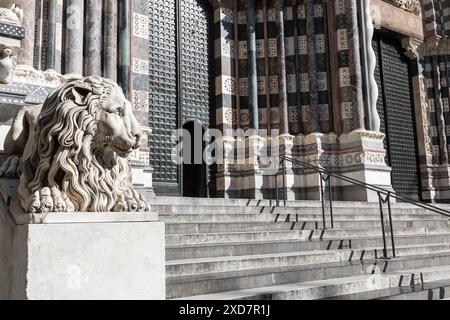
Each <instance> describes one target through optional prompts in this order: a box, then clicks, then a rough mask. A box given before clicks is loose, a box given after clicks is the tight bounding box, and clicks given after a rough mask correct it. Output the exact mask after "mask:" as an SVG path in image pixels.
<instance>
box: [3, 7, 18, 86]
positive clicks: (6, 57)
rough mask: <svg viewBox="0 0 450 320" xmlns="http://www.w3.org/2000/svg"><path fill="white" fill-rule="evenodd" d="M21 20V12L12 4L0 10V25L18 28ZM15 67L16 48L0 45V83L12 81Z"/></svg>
mask: <svg viewBox="0 0 450 320" xmlns="http://www.w3.org/2000/svg"><path fill="white" fill-rule="evenodd" d="M22 20H23V10H22V9H20V8H19V7H18V6H17V5H15V4H13V5H12V6H11V8H0V23H3V24H9V25H13V26H17V27H20V26H21V25H22ZM16 65H17V48H15V47H11V46H10V45H5V44H4V43H3V44H2V43H0V83H1V84H8V83H11V82H12V81H13V78H14V70H15V67H16Z"/></svg>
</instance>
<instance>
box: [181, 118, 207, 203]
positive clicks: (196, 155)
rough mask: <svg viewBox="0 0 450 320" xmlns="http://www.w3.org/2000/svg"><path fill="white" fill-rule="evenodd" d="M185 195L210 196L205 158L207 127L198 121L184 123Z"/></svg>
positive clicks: (183, 170)
mask: <svg viewBox="0 0 450 320" xmlns="http://www.w3.org/2000/svg"><path fill="white" fill-rule="evenodd" d="M183 130H184V132H183V169H182V172H183V174H182V176H183V178H182V180H183V196H184V197H207V196H208V166H207V165H206V163H205V159H204V156H203V154H204V150H205V148H206V142H205V141H203V136H204V134H205V128H204V127H203V125H202V124H201V123H199V122H197V121H189V122H187V123H185V124H184V125H183Z"/></svg>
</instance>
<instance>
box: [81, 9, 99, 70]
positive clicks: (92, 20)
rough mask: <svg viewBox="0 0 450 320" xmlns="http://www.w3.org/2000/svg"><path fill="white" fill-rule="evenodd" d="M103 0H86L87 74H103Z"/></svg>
mask: <svg viewBox="0 0 450 320" xmlns="http://www.w3.org/2000/svg"><path fill="white" fill-rule="evenodd" d="M102 3H103V1H102V0H87V1H86V33H85V34H86V60H85V74H86V75H87V76H91V75H97V76H101V75H102V55H101V53H102Z"/></svg>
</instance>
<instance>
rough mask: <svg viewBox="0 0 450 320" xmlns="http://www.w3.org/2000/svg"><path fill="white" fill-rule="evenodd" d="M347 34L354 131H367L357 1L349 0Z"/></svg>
mask: <svg viewBox="0 0 450 320" xmlns="http://www.w3.org/2000/svg"><path fill="white" fill-rule="evenodd" d="M346 15H347V32H348V44H349V59H350V72H351V78H352V86H353V90H352V95H353V97H352V103H353V112H355V115H354V119H355V121H354V122H353V128H352V129H354V130H355V129H365V123H364V100H363V95H362V70H361V55H360V41H359V30H358V13H357V4H356V0H347V12H346Z"/></svg>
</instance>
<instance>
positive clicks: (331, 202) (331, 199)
mask: <svg viewBox="0 0 450 320" xmlns="http://www.w3.org/2000/svg"><path fill="white" fill-rule="evenodd" d="M332 192H333V187H332V186H331V174H330V175H329V176H328V193H329V194H330V218H331V229H334V217H333V193H332Z"/></svg>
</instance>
